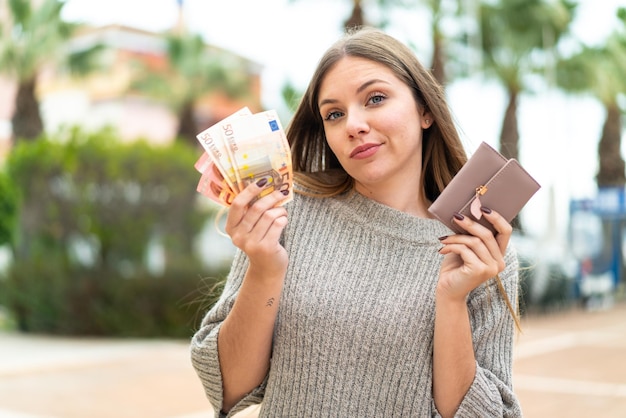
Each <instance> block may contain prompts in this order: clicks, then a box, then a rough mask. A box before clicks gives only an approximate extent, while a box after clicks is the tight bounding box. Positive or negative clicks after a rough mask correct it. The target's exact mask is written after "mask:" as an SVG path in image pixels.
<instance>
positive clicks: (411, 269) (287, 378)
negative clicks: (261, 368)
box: [191, 192, 521, 418]
mask: <svg viewBox="0 0 626 418" xmlns="http://www.w3.org/2000/svg"><path fill="white" fill-rule="evenodd" d="M287 209H288V211H289V224H288V226H287V228H286V229H285V231H284V234H283V244H284V246H285V248H286V250H287V252H288V253H289V268H288V271H287V277H286V280H285V284H284V289H283V294H282V297H281V301H280V309H279V314H278V319H277V323H276V327H275V335H274V348H273V356H272V361H271V368H270V372H269V375H268V376H267V378H266V380H265V382H264V383H263V384H262V385H261V386H260V387H259V388H257V389H256V390H254V391H253V392H252V393H250V394H249V395H248V396H247V397H246V398H244V399H243V400H242V401H241V402H239V403H238V404H237V406H236V407H235V408H233V410H231V411H230V414H229V416H232V414H234V413H235V412H237V411H240V410H241V409H243V408H245V407H247V406H249V405H251V404H253V403H259V402H261V401H262V408H261V411H260V417H272V418H274V417H293V418H300V417H325V418H326V417H339V418H352V417H429V416H437V415H438V414H437V412H436V410H435V408H434V403H433V401H432V350H433V345H432V344H433V328H434V313H435V299H434V294H435V287H436V284H437V280H438V276H439V267H440V264H441V261H442V256H441V255H439V254H438V249H439V248H441V244H440V243H439V240H438V237H440V236H443V235H447V234H450V233H451V231H449V230H448V229H447V228H446V227H445V226H443V225H442V224H441V223H440V222H439V221H436V220H432V219H420V218H416V217H413V216H410V215H408V214H406V213H403V212H400V211H397V210H395V209H392V208H389V207H387V206H384V205H381V204H379V203H376V202H374V201H372V200H370V199H367V198H365V197H363V196H361V195H360V194H358V193H356V192H350V193H348V194H347V195H345V196H341V197H338V198H332V199H315V198H308V197H303V196H300V195H296V196H295V198H294V201H292V202H290V203H289V204H288V205H287ZM246 268H247V258H246V256H245V255H244V254H243V253H241V252H238V253H237V254H236V255H235V258H234V261H233V266H232V269H231V273H230V274H229V277H228V281H227V284H226V288H225V290H224V293H223V294H222V296H221V298H220V300H219V301H218V302H217V304H216V305H215V306H214V307H213V308H212V309H211V310H210V311H209V312H208V313H207V315H206V316H205V318H204V320H203V322H202V326H201V328H200V329H199V330H198V332H197V333H196V335H195V336H194V337H193V340H192V344H191V355H192V362H193V365H194V367H195V369H196V371H197V373H198V376H199V377H200V379H201V381H202V384H203V385H204V388H205V391H206V393H207V397H208V398H209V400H210V401H211V404H212V405H213V407H214V408H215V410H216V411H219V410H220V408H221V405H222V380H221V374H220V367H219V359H218V354H217V338H218V333H219V327H220V324H221V322H222V321H223V320H224V318H225V317H226V315H227V314H228V312H229V310H230V309H231V307H232V305H233V303H234V300H235V298H236V296H237V291H238V289H239V287H240V285H241V281H242V279H243V277H244V273H245V271H246ZM500 277H501V279H502V280H503V282H504V284H505V287H506V289H507V291H508V293H509V296H510V298H511V300H515V298H516V297H517V292H516V289H517V261H516V257H515V254H514V252H513V251H512V250H511V251H508V252H507V269H506V270H505V272H503V273H502V274H501V275H500ZM468 307H469V310H470V316H471V321H472V329H473V336H474V337H473V338H474V347H475V351H476V358H477V366H478V367H477V374H476V378H475V380H474V383H473V384H472V386H471V388H470V390H469V391H468V393H467V395H466V397H465V399H464V400H463V402H462V404H461V406H460V408H459V411H458V413H457V416H460V417H503V416H509V417H514V416H521V411H520V408H519V405H518V403H517V400H516V398H515V396H514V394H513V392H512V384H511V361H512V360H511V354H512V353H511V349H512V341H513V335H514V331H513V321H512V318H511V317H510V315H509V313H508V311H507V309H506V306H505V303H504V300H503V299H502V297H501V296H500V294H499V293H498V290H497V287H496V285H495V282H494V281H493V280H491V281H489V282H488V283H487V284H486V285H484V286H481V287H480V288H479V289H476V290H475V291H474V292H472V294H471V295H470V297H469V298H468ZM217 414H218V413H217V412H216V416H218V415H217Z"/></svg>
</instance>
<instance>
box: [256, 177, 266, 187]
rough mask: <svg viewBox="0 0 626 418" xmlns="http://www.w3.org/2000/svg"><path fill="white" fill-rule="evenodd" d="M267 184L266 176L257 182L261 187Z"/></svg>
mask: <svg viewBox="0 0 626 418" xmlns="http://www.w3.org/2000/svg"><path fill="white" fill-rule="evenodd" d="M266 184H267V179H266V178H265V177H263V178H262V179H261V180H259V181H257V182H256V185H257V186H259V187H263V186H265V185H266Z"/></svg>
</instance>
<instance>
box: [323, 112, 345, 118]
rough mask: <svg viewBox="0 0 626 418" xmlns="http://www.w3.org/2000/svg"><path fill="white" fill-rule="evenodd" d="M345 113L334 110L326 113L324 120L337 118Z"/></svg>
mask: <svg viewBox="0 0 626 418" xmlns="http://www.w3.org/2000/svg"><path fill="white" fill-rule="evenodd" d="M342 115H343V114H342V113H341V112H339V111H334V112H328V113H327V114H326V117H325V118H324V120H335V119H337V118H339V117H341V116H342Z"/></svg>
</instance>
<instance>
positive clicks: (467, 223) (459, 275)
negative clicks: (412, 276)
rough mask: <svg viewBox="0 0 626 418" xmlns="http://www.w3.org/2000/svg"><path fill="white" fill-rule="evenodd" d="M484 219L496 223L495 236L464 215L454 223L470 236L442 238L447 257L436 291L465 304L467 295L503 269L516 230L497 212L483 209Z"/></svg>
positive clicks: (441, 250) (444, 252) (457, 235)
mask: <svg viewBox="0 0 626 418" xmlns="http://www.w3.org/2000/svg"><path fill="white" fill-rule="evenodd" d="M483 216H484V217H485V218H486V219H487V220H488V221H489V222H491V223H492V224H493V226H494V228H495V230H496V232H497V233H496V234H495V235H494V234H493V233H492V232H491V231H490V230H489V229H487V228H485V227H484V226H483V225H481V224H479V223H478V222H475V221H473V220H472V219H470V218H469V217H467V216H465V217H462V215H461V217H462V219H459V218H460V217H457V216H455V219H454V222H455V223H456V224H457V225H458V226H460V227H461V228H463V229H464V230H466V231H467V232H468V234H455V235H450V236H447V237H443V238H441V239H440V240H441V243H442V244H444V247H443V248H441V249H440V250H439V253H440V254H443V255H445V257H444V260H443V263H442V265H441V270H440V273H439V283H438V288H437V291H438V292H440V294H443V295H445V296H447V297H449V298H451V299H454V300H458V301H465V299H466V297H467V295H468V294H469V293H470V292H471V291H472V290H474V289H475V288H476V287H478V286H480V285H481V284H482V283H484V282H485V281H487V280H489V279H490V278H492V277H495V276H496V274H498V273H500V272H501V271H502V270H504V267H505V263H504V254H505V252H506V247H507V246H508V244H509V240H510V239H511V233H512V232H513V228H512V227H511V225H510V224H509V223H508V222H507V221H506V220H505V219H504V218H503V217H502V216H501V215H500V214H498V213H497V212H496V211H492V210H489V209H486V208H483Z"/></svg>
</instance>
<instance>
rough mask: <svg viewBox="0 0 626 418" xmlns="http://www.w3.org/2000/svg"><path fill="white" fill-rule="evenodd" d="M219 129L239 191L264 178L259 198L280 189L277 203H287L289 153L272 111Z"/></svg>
mask: <svg viewBox="0 0 626 418" xmlns="http://www.w3.org/2000/svg"><path fill="white" fill-rule="evenodd" d="M221 126H222V134H223V136H224V141H225V143H226V145H227V149H228V152H229V156H230V161H231V163H232V170H233V171H234V173H235V177H236V180H237V187H238V188H239V190H243V189H244V188H245V187H246V186H247V185H248V184H250V183H256V182H258V181H259V180H261V179H263V178H264V179H266V185H265V186H264V190H263V192H262V193H261V195H260V196H264V195H266V194H269V193H271V192H273V191H274V190H280V191H282V192H284V193H285V194H286V197H285V199H284V200H282V201H281V202H280V204H285V203H287V202H289V201H291V200H292V196H293V169H292V164H291V150H290V148H289V143H288V141H287V136H286V135H285V131H284V130H283V127H282V125H281V123H280V120H279V119H278V115H277V113H276V111H275V110H268V111H265V112H260V113H256V114H254V115H251V116H246V117H242V118H237V119H232V120H230V121H225V122H224V123H222V124H221Z"/></svg>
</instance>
